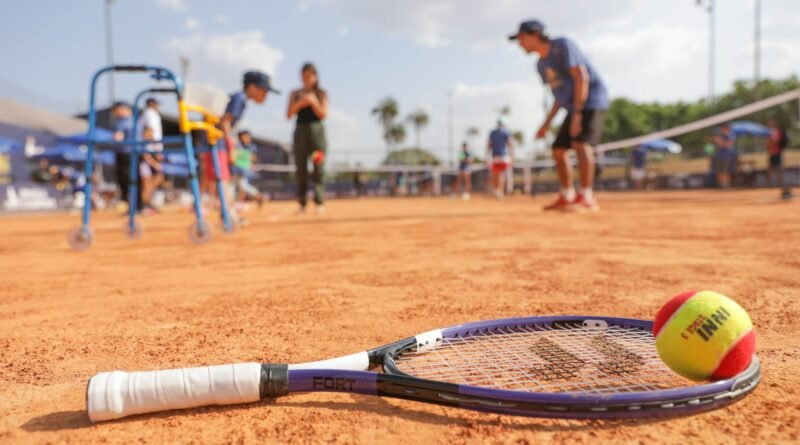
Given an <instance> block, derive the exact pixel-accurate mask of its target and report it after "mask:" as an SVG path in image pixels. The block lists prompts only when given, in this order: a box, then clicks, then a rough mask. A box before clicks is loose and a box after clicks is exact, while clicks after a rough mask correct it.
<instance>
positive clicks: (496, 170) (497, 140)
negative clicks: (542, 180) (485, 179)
mask: <svg viewBox="0 0 800 445" xmlns="http://www.w3.org/2000/svg"><path fill="white" fill-rule="evenodd" d="M513 148H514V147H513V144H512V142H511V133H509V132H508V130H506V126H505V120H504V119H503V118H502V117H501V118H499V119H497V128H495V129H494V130H492V132H491V133H489V159H490V160H491V166H492V194H494V196H495V198H502V197H503V191H504V190H505V181H504V180H505V176H506V175H505V173H506V170H508V168H509V167H510V166H511V160H512V158H513V156H512V152H511V150H512V149H513Z"/></svg>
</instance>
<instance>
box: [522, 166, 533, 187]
mask: <svg viewBox="0 0 800 445" xmlns="http://www.w3.org/2000/svg"><path fill="white" fill-rule="evenodd" d="M522 183H523V185H522V190H523V193H525V194H526V195H530V194H531V188H532V187H531V185H532V183H533V178H531V163H530V160H528V159H525V161H523V163H522Z"/></svg>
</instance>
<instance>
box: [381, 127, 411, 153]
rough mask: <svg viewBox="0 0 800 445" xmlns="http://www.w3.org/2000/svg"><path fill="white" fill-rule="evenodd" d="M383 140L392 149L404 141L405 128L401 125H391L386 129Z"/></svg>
mask: <svg viewBox="0 0 800 445" xmlns="http://www.w3.org/2000/svg"><path fill="white" fill-rule="evenodd" d="M383 138H384V139H386V142H387V143H388V144H389V146H391V147H394V146H395V145H397V144H400V143H402V142H403V141H404V140H406V127H404V126H403V124H397V125H392V126H391V127H390V128H387V129H386V132H385V133H384V134H383Z"/></svg>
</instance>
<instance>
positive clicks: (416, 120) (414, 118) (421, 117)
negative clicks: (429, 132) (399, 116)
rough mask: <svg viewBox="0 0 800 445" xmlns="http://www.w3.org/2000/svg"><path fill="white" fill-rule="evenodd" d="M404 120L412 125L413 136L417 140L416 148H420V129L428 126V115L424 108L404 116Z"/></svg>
mask: <svg viewBox="0 0 800 445" xmlns="http://www.w3.org/2000/svg"><path fill="white" fill-rule="evenodd" d="M406 120H407V121H408V122H409V123H411V125H412V126H413V127H414V136H415V140H416V142H417V148H422V145H421V143H420V133H421V132H422V129H423V128H425V127H427V126H428V122H429V120H430V117H429V116H428V113H426V112H425V110H417V111H415V112H413V113H411V114H409V115H408V117H406Z"/></svg>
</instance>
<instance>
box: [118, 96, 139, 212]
mask: <svg viewBox="0 0 800 445" xmlns="http://www.w3.org/2000/svg"><path fill="white" fill-rule="evenodd" d="M111 115H112V116H113V117H114V140H115V141H117V142H120V141H129V140H131V139H133V111H132V110H131V106H130V105H128V103H127V102H121V101H120V102H116V103H114V105H113V106H112V107H111ZM130 152H131V147H119V148H117V150H116V151H115V155H114V162H115V164H116V165H115V167H116V172H115V173H116V176H117V185H118V186H119V191H120V199H121V200H122V201H123V202H126V203H128V205H130V202H129V201H128V186H129V185H130V177H131V175H130V172H131V171H130V168H131V154H130ZM134 163H135V164H136V165H137V166H138V165H139V161H138V159H136V160H134ZM139 189H140V191H141V187H140V188H139ZM137 208H138V209H141V208H142V200H141V194H139V197H138V201H137Z"/></svg>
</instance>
